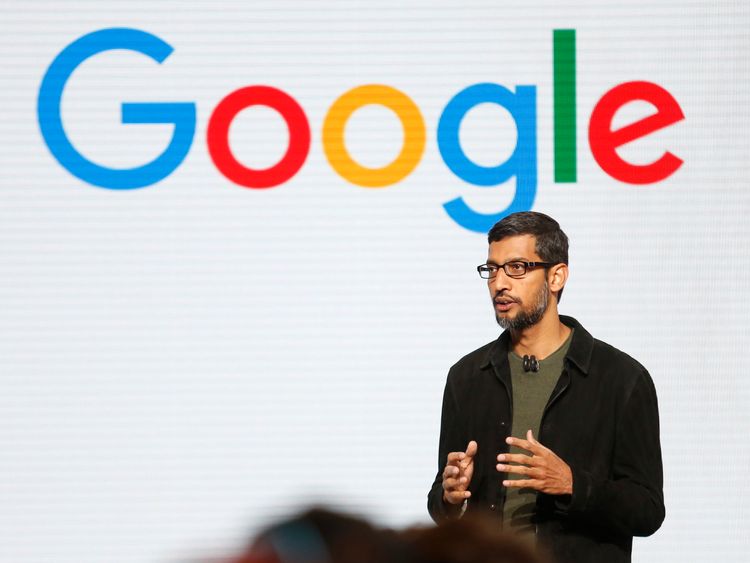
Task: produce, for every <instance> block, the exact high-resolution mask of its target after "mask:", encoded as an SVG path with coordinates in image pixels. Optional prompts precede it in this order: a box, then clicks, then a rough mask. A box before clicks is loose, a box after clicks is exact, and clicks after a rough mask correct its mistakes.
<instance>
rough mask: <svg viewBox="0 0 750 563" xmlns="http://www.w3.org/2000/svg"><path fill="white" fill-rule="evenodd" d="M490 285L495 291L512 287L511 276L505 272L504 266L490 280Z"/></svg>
mask: <svg viewBox="0 0 750 563" xmlns="http://www.w3.org/2000/svg"><path fill="white" fill-rule="evenodd" d="M490 287H491V288H492V290H493V291H494V292H500V291H504V290H507V289H510V278H509V277H508V275H507V274H506V273H505V270H503V269H502V268H500V269H499V270H498V272H497V274H495V277H494V278H492V279H491V280H490Z"/></svg>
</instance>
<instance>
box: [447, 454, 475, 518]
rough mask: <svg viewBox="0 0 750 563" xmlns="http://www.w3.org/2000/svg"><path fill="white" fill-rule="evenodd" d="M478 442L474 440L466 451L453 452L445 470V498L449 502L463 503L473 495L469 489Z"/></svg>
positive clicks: (449, 455)
mask: <svg viewBox="0 0 750 563" xmlns="http://www.w3.org/2000/svg"><path fill="white" fill-rule="evenodd" d="M475 455H477V443H476V442H475V441H474V440H472V441H471V442H469V445H468V446H466V451H465V452H451V453H449V454H448V462H447V463H446V464H445V469H444V470H443V500H444V501H445V502H447V503H449V504H461V503H462V502H463V501H464V500H466V499H467V498H469V497H470V496H471V491H468V490H467V489H468V487H469V483H471V476H472V475H473V474H474V456H475Z"/></svg>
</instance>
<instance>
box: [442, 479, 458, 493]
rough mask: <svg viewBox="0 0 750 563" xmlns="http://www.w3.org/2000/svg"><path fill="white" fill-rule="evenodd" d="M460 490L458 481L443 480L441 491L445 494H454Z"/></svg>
mask: <svg viewBox="0 0 750 563" xmlns="http://www.w3.org/2000/svg"><path fill="white" fill-rule="evenodd" d="M459 489H461V483H460V482H459V480H458V479H453V478H452V477H451V478H448V479H443V490H444V491H446V492H454V491H457V490H459Z"/></svg>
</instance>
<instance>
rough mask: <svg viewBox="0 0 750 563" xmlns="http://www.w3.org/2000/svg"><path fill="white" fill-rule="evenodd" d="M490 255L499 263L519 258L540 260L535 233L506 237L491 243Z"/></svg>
mask: <svg viewBox="0 0 750 563" xmlns="http://www.w3.org/2000/svg"><path fill="white" fill-rule="evenodd" d="M488 256H489V257H490V258H491V259H492V260H493V261H495V262H498V263H503V262H506V261H508V260H513V259H517V258H523V259H526V260H539V256H538V255H537V253H536V237H535V236H534V235H515V236H512V237H505V238H504V239H501V240H499V241H497V242H493V243H490V247H489V251H488Z"/></svg>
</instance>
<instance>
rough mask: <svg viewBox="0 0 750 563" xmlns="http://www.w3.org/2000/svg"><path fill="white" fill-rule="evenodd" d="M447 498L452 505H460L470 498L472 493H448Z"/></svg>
mask: <svg viewBox="0 0 750 563" xmlns="http://www.w3.org/2000/svg"><path fill="white" fill-rule="evenodd" d="M445 496H446V497H448V502H450V503H451V504H458V503H460V502H463V501H464V500H466V499H467V498H469V497H470V496H471V491H452V492H447V491H446V493H445Z"/></svg>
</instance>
